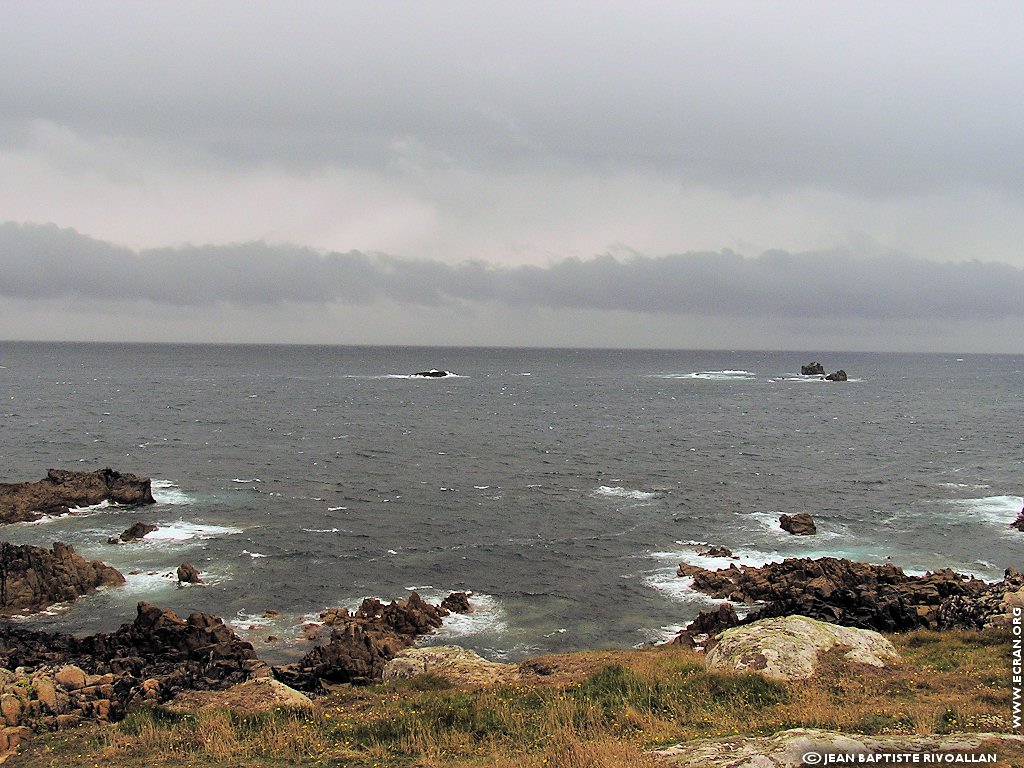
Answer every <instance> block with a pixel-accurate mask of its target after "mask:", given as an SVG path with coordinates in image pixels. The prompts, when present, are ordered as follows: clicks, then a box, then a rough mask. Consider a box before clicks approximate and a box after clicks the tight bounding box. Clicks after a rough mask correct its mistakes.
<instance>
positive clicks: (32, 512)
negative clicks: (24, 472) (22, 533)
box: [0, 467, 156, 524]
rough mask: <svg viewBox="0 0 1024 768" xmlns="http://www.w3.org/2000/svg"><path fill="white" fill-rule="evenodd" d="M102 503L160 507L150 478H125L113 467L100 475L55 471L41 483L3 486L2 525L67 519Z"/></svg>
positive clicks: (0, 499)
mask: <svg viewBox="0 0 1024 768" xmlns="http://www.w3.org/2000/svg"><path fill="white" fill-rule="evenodd" d="M101 501H112V502H114V503H117V504H126V505H132V506H134V505H139V504H155V503H156V502H155V500H154V499H153V492H152V489H151V487H150V480H149V478H148V477H138V476H136V475H129V474H121V473H120V472H115V471H114V470H112V469H110V468H109V467H108V468H107V469H101V470H98V471H96V472H71V471H68V470H63V469H51V470H48V471H47V473H46V477H45V478H43V479H42V480H40V481H39V482H37V483H0V524H4V523H17V522H24V521H26V520H37V519H38V518H39V517H41V516H42V515H44V514H45V515H63V514H66V513H67V512H69V511H70V508H71V507H83V506H91V505H93V504H99V503H100V502H101Z"/></svg>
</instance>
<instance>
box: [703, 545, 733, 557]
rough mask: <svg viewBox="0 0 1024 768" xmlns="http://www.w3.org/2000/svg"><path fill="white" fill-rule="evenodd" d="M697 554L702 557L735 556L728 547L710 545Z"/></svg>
mask: <svg viewBox="0 0 1024 768" xmlns="http://www.w3.org/2000/svg"><path fill="white" fill-rule="evenodd" d="M697 554H698V555H700V556H701V557H733V554H732V550H731V549H729V548H728V547H708V548H707V549H702V550H701V551H700V552H698V553H697Z"/></svg>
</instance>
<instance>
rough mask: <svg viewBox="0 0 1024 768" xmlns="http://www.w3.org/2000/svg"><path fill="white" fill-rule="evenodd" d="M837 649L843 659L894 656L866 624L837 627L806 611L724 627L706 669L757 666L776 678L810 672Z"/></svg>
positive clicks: (876, 661) (880, 662)
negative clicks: (822, 657) (820, 657)
mask: <svg viewBox="0 0 1024 768" xmlns="http://www.w3.org/2000/svg"><path fill="white" fill-rule="evenodd" d="M833 648H839V649H841V652H842V655H843V657H844V658H846V659H848V660H849V661H854V662H857V663H860V664H869V665H871V666H873V667H884V666H885V665H886V663H887V662H890V661H896V660H898V659H899V654H898V653H897V651H896V648H895V647H893V644H892V643H890V642H889V641H888V640H886V639H885V638H884V637H882V636H881V635H880V634H878V633H877V632H874V631H872V630H868V629H855V628H852V627H840V626H837V625H835V624H828V623H826V622H824V621H817V620H815V619H811V618H808V617H807V616H786V617H783V618H777V619H761V620H760V621H755V622H754V623H752V624H747V625H744V626H741V627H733V628H732V629H727V630H725V631H724V632H723V633H722V634H721V635H719V637H718V642H717V644H716V645H715V647H714V648H712V649H711V651H710V652H709V653H708V657H707V665H708V668H709V669H721V670H736V671H756V672H761V673H762V674H764V675H767V676H768V677H772V678H775V679H777V680H800V679H803V678H807V677H810V676H811V675H812V674H814V669H815V666H816V664H817V660H818V654H819V653H821V652H823V651H829V650H832V649H833Z"/></svg>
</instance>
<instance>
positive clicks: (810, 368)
mask: <svg viewBox="0 0 1024 768" xmlns="http://www.w3.org/2000/svg"><path fill="white" fill-rule="evenodd" d="M800 375H801V376H824V375H825V366H823V365H822V364H821V363H819V362H818V361H817V360H815V361H814V362H813V363H811V364H810V365H801V366H800Z"/></svg>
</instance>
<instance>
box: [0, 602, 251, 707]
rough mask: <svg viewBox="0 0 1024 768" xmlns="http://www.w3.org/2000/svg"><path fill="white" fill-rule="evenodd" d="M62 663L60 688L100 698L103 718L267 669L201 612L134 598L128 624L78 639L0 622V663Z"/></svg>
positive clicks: (216, 687)
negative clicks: (181, 613) (184, 613)
mask: <svg viewBox="0 0 1024 768" xmlns="http://www.w3.org/2000/svg"><path fill="white" fill-rule="evenodd" d="M68 665H73V667H72V668H71V669H70V671H68V672H67V673H65V675H64V677H65V678H66V679H65V680H64V681H63V683H62V684H63V685H64V687H65V688H66V689H74V690H78V691H80V692H81V696H84V697H86V698H88V697H92V698H93V699H103V700H104V701H105V702H106V703H105V704H104V705H103V707H104V709H105V712H104V717H103V719H110V720H115V719H119V718H120V717H122V716H123V715H124V712H125V711H126V709H127V707H128V706H129V705H130V704H133V703H135V702H141V701H152V702H154V703H162V702H164V701H167V700H169V699H171V698H172V697H174V696H175V695H176V694H177V693H178V692H179V691H183V690H222V689H224V688H228V687H230V686H232V685H235V684H236V683H240V682H243V681H245V680H248V679H249V678H251V677H256V676H265V675H266V674H267V672H268V668H267V667H265V666H264V665H263V664H262V662H260V661H259V660H258V659H257V658H256V654H255V652H254V651H253V647H252V645H251V644H249V643H247V642H244V641H242V640H240V639H239V638H238V637H237V636H236V635H235V633H234V632H233V631H232V630H231V628H230V627H227V626H225V625H224V623H223V622H222V621H221V620H220V619H219V618H218V617H216V616H211V615H209V614H205V613H193V614H191V615H190V616H189V617H188V618H187V619H184V620H183V619H180V618H179V617H178V616H177V615H176V614H175V613H174V612H173V611H169V610H161V609H160V608H157V607H155V606H152V605H149V604H147V603H139V605H138V612H137V616H136V618H135V621H133V622H132V623H130V624H124V625H122V626H121V628H120V629H118V630H117V631H116V632H112V633H109V634H98V635H90V636H88V637H82V638H78V637H74V636H72V635H65V634H59V633H50V632H34V631H32V630H28V629H24V628H21V627H18V626H15V625H11V624H0V666H2V667H4V668H5V669H7V670H14V669H17V668H18V667H27V668H31V669H38V668H47V667H49V668H59V667H62V668H67V667H68ZM97 677H98V678H101V679H102V683H100V684H97V682H96V678H97ZM56 679H57V680H58V681H61V678H60V677H58V678H56ZM100 686H101V687H100Z"/></svg>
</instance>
